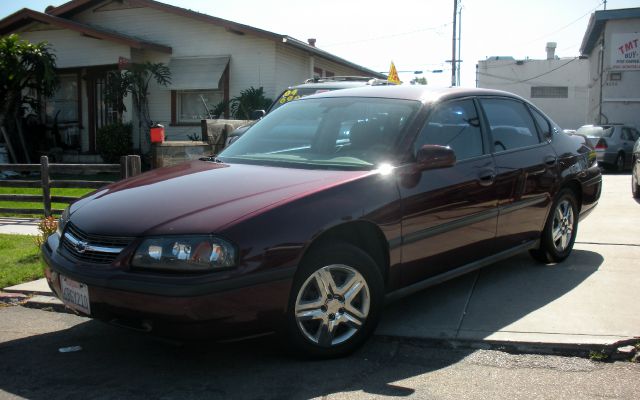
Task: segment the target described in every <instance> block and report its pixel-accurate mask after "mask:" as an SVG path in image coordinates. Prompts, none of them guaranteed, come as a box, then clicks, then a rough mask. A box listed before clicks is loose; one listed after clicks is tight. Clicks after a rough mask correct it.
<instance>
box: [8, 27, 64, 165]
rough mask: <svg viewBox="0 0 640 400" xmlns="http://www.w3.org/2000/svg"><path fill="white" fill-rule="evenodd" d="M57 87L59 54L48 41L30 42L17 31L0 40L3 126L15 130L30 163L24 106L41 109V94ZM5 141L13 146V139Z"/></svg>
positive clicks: (53, 90)
mask: <svg viewBox="0 0 640 400" xmlns="http://www.w3.org/2000/svg"><path fill="white" fill-rule="evenodd" d="M57 86H58V77H57V75H56V60H55V55H54V54H53V52H52V50H51V48H50V47H49V45H48V44H47V43H45V42H41V43H35V44H34V43H30V42H28V41H26V40H20V39H19V37H18V35H15V34H13V35H9V36H5V37H3V38H1V39H0V127H2V128H5V129H6V131H7V132H8V133H14V132H15V134H16V135H17V136H18V138H19V139H20V144H21V146H22V148H23V150H24V154H25V158H26V160H27V162H29V161H30V160H29V155H28V151H27V148H26V143H25V141H24V136H23V134H22V123H21V120H20V119H21V117H22V108H23V105H24V104H29V105H31V107H32V108H33V109H38V97H39V96H44V97H48V96H51V95H53V93H54V92H55V90H56V88H57ZM5 140H6V141H7V144H8V145H9V146H10V145H11V143H10V141H9V138H7V137H5ZM10 152H13V151H11V148H10ZM13 157H14V159H15V157H16V156H15V154H13Z"/></svg>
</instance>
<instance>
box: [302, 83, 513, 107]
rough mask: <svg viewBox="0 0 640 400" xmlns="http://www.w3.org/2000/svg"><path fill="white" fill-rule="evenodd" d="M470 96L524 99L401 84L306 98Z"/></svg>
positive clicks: (490, 91)
mask: <svg viewBox="0 0 640 400" xmlns="http://www.w3.org/2000/svg"><path fill="white" fill-rule="evenodd" d="M468 96H501V97H511V98H515V99H520V100H524V99H522V98H521V97H520V96H517V95H515V94H513V93H509V92H504V91H502V90H493V89H480V88H460V87H430V86H425V85H399V86H361V87H356V88H351V89H345V90H336V91H333V92H324V93H319V94H315V95H313V96H308V97H305V99H308V98H311V97H314V98H318V97H380V98H391V99H405V100H418V101H421V102H423V103H429V102H435V101H445V100H448V99H454V98H459V97H468Z"/></svg>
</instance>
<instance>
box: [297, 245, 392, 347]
mask: <svg viewBox="0 0 640 400" xmlns="http://www.w3.org/2000/svg"><path fill="white" fill-rule="evenodd" d="M319 250H320V251H314V253H313V254H310V255H309V256H308V257H307V258H306V260H305V264H304V265H303V266H302V268H301V270H300V271H299V273H298V274H297V275H296V279H295V282H294V286H293V289H292V292H291V300H290V304H289V311H288V315H287V319H288V321H287V325H288V327H287V328H288V336H289V338H290V339H291V340H290V343H291V344H293V345H294V347H295V348H296V349H297V350H299V351H301V352H302V353H303V354H305V355H307V356H311V357H316V358H331V357H339V356H343V355H346V354H348V353H350V352H352V351H354V350H355V349H357V348H358V347H359V346H360V345H362V344H363V343H364V341H365V340H366V339H367V338H368V337H369V336H370V335H371V334H372V332H373V330H374V328H375V326H376V324H377V322H378V319H379V315H380V309H381V306H382V295H383V281H382V277H381V274H380V270H379V268H378V267H377V265H376V263H375V262H374V261H373V260H372V259H371V257H370V256H369V255H368V254H367V253H365V252H364V251H362V250H361V249H359V248H357V247H355V246H352V245H349V244H346V243H334V244H331V245H330V246H329V245H325V246H323V247H322V249H319Z"/></svg>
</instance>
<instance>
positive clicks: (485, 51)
mask: <svg viewBox="0 0 640 400" xmlns="http://www.w3.org/2000/svg"><path fill="white" fill-rule="evenodd" d="M65 2H66V1H64V0H21V1H20V0H18V1H9V0H0V18H4V17H6V16H8V15H10V14H12V13H14V12H15V11H18V10H19V9H21V8H23V7H27V8H31V9H33V10H36V11H41V12H42V11H44V9H45V8H46V6H47V5H55V6H57V5H60V4H63V3H65ZM163 2H164V3H168V4H172V5H175V6H179V7H183V8H189V9H192V10H195V11H198V12H202V13H206V14H209V15H213V16H216V17H220V18H224V19H228V20H231V21H234V22H238V23H242V24H246V25H250V26H254V27H256V28H260V29H265V30H268V31H271V32H275V33H278V34H283V35H289V36H292V37H294V38H296V39H300V40H303V41H306V40H307V39H308V38H315V39H317V42H316V46H317V47H319V48H321V49H323V50H326V51H328V52H331V53H333V54H335V55H337V56H340V57H342V58H345V59H347V60H349V61H352V62H355V63H356V64H360V65H362V66H365V67H367V68H369V69H372V70H375V71H379V72H385V73H386V72H387V71H388V70H389V66H390V63H391V61H393V62H394V64H395V66H396V68H397V69H398V71H399V72H400V71H408V72H400V79H401V80H403V81H405V82H408V81H409V80H411V79H412V78H413V77H414V76H417V77H425V78H427V81H428V83H429V84H430V85H434V86H448V85H449V84H450V83H451V64H450V63H447V62H446V60H451V55H452V29H453V26H452V23H453V0H421V1H415V0H413V1H409V0H392V1H385V2H378V3H374V2H371V1H362V0H324V1H322V2H317V1H308V0H269V1H264V0H232V1H229V0H226V1H220V0H163ZM459 3H461V8H462V18H461V21H462V36H461V38H462V39H461V57H460V58H461V60H462V63H461V78H460V80H461V86H471V87H472V86H475V84H476V82H475V79H476V76H475V66H476V63H477V61H478V60H484V59H486V58H487V57H490V56H513V57H514V58H516V59H525V58H527V57H529V58H531V59H544V58H545V57H546V52H545V47H546V43H547V42H556V43H557V49H556V55H558V56H559V57H576V56H579V55H580V44H581V43H582V38H583V36H584V33H585V31H586V28H587V24H588V22H589V16H590V15H591V13H593V12H594V11H595V10H602V9H603V7H604V5H603V1H602V0H509V1H507V0H459ZM372 4H375V6H372ZM631 7H640V0H608V1H607V9H608V10H610V9H616V8H631ZM434 70H443V72H442V73H434V72H431V71H434ZM413 71H423V74H421V75H415V74H414V73H413ZM296 83H298V82H292V84H296Z"/></svg>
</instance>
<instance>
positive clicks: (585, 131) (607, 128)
mask: <svg viewBox="0 0 640 400" xmlns="http://www.w3.org/2000/svg"><path fill="white" fill-rule="evenodd" d="M613 130H614V127H613V126H611V125H602V126H582V127H580V128H578V130H577V131H576V133H578V134H580V135H584V136H593V137H611V135H613Z"/></svg>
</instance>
